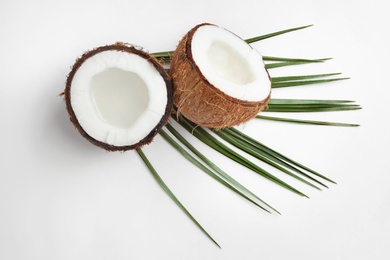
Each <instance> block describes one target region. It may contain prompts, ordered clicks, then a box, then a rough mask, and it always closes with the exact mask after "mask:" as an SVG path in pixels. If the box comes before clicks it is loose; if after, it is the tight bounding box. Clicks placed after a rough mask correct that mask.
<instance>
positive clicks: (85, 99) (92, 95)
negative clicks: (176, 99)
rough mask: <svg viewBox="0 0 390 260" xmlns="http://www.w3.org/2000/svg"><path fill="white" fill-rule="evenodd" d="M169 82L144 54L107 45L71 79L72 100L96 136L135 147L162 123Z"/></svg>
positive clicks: (83, 122)
mask: <svg viewBox="0 0 390 260" xmlns="http://www.w3.org/2000/svg"><path fill="white" fill-rule="evenodd" d="M167 102H168V100H167V88H166V83H165V81H164V79H163V77H162V76H161V74H160V73H159V72H158V71H157V70H156V68H155V67H154V66H153V65H152V64H151V63H150V62H149V61H147V60H146V59H144V58H142V57H140V56H139V55H136V54H132V53H127V52H121V51H116V50H106V51H103V52H100V53H97V54H95V55H94V56H92V57H90V58H88V59H87V60H85V61H84V63H83V64H82V65H81V67H80V68H79V69H78V70H77V72H76V73H75V75H74V78H73V81H72V88H71V105H72V109H73V111H74V113H75V115H76V117H77V120H78V122H79V124H80V125H81V127H82V128H83V129H84V131H85V132H86V133H87V134H88V135H89V136H91V137H92V138H94V139H95V140H97V141H100V142H103V143H107V144H109V145H113V146H130V145H133V144H136V143H138V142H139V141H140V140H142V139H143V138H145V137H146V136H147V135H148V134H149V133H150V132H151V131H152V130H153V129H154V128H155V127H156V125H157V124H158V123H159V122H160V120H161V118H162V117H163V116H164V114H165V110H166V106H167Z"/></svg>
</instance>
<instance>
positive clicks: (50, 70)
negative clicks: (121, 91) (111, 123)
mask: <svg viewBox="0 0 390 260" xmlns="http://www.w3.org/2000/svg"><path fill="white" fill-rule="evenodd" d="M201 22H211V23H215V24H218V25H220V26H222V27H225V28H228V29H229V30H231V31H233V32H235V33H236V34H238V35H240V36H241V37H243V38H249V37H252V36H256V35H261V34H266V33H269V32H274V31H278V30H282V29H287V28H291V27H295V26H301V25H308V24H314V26H313V27H310V28H308V29H305V30H303V31H299V32H294V33H291V34H288V35H284V36H279V37H276V38H273V39H268V40H265V41H263V42H260V43H256V44H254V45H253V46H254V47H255V48H257V49H259V51H260V52H262V53H263V54H264V55H269V56H287V57H303V58H326V57H332V58H334V59H332V60H330V61H328V62H326V63H324V64H321V65H319V64H318V65H313V64H312V65H305V66H299V67H294V68H293V67H290V68H285V69H277V70H272V71H271V72H270V73H271V75H274V76H275V75H291V74H310V73H326V72H343V76H346V77H351V79H350V80H348V81H343V82H336V83H332V84H324V85H316V86H310V87H298V88H291V89H278V90H275V91H274V92H273V95H274V97H283V98H289V97H290V98H331V99H352V100H356V101H357V102H358V103H359V104H361V105H362V106H363V110H360V111H354V112H336V113H325V114H324V113H322V114H310V115H294V116H295V117H308V118H312V119H318V120H329V121H341V122H352V123H359V124H360V125H361V126H360V127H358V128H341V127H324V126H322V127H321V126H305V125H294V124H284V123H277V122H267V121H260V120H257V121H256V120H254V121H252V122H250V123H248V124H246V125H245V127H241V129H243V130H244V131H245V132H246V133H249V134H251V135H252V136H254V137H256V138H258V139H259V140H261V141H262V142H264V143H265V144H267V145H269V146H271V147H273V148H275V149H277V150H278V151H280V152H282V153H284V154H286V155H289V156H290V157H293V158H294V159H296V160H297V161H300V162H303V163H305V164H307V165H309V166H310V167H312V168H314V169H316V170H318V171H320V172H321V173H323V174H325V175H327V176H329V177H331V178H333V179H335V180H336V181H337V183H338V184H337V185H332V184H330V189H326V190H324V191H321V192H320V191H316V190H314V189H312V188H309V187H307V186H304V185H302V184H300V183H298V182H296V181H293V180H291V179H290V178H288V177H286V176H285V175H282V174H279V173H278V172H276V171H273V173H275V174H276V175H277V176H280V177H281V178H283V179H284V180H286V181H288V182H289V183H291V184H293V185H294V186H296V187H298V188H299V189H301V190H302V191H304V192H305V193H306V194H307V195H308V196H309V197H310V199H306V198H302V197H299V196H297V195H294V194H292V193H291V192H288V191H286V190H283V189H282V188H280V187H278V186H276V185H274V184H272V183H270V182H269V181H267V180H265V179H264V178H262V177H259V176H256V174H254V173H252V172H249V171H247V170H245V169H243V168H241V167H238V166H237V165H236V164H234V163H232V162H230V161H227V160H226V159H224V158H223V157H221V156H220V155H218V154H216V153H215V152H213V151H211V150H209V149H207V148H206V147H204V146H202V145H200V144H198V143H197V142H195V141H193V142H194V144H196V145H197V147H199V148H200V149H201V150H202V151H204V152H205V153H206V154H207V155H208V156H210V158H212V159H213V160H215V162H217V163H218V164H219V165H220V166H221V167H223V168H224V169H225V170H227V171H228V172H230V173H231V174H232V175H233V176H234V177H236V178H238V179H239V180H240V181H241V182H242V183H243V184H245V185H247V186H248V187H250V188H251V189H252V190H253V191H254V192H255V193H256V194H258V195H259V196H260V197H262V198H263V199H265V200H266V201H267V202H269V203H270V204H272V205H273V206H274V207H276V208H277V209H278V210H279V211H281V213H282V215H281V216H279V215H277V214H272V215H270V214H267V213H265V212H263V211H261V210H259V209H258V208H256V207H255V206H253V205H252V204H250V203H248V202H247V201H245V200H243V199H242V198H240V197H238V196H236V195H235V194H233V193H232V192H230V191H228V190H227V189H225V188H224V187H222V186H221V185H220V184H218V183H217V182H215V181H214V180H212V179H211V178H209V177H208V176H206V175H205V174H203V173H202V172H200V171H199V170H198V169H197V168H194V167H192V165H190V164H189V163H188V162H187V161H186V160H185V159H183V158H182V157H181V156H180V155H179V154H178V153H177V152H175V150H173V149H172V148H171V147H170V146H169V144H168V143H166V142H165V141H164V140H163V139H161V138H160V137H157V138H156V139H155V141H154V142H153V143H152V144H151V145H149V146H148V147H145V149H144V151H145V153H146V154H147V156H148V157H149V159H150V160H151V161H152V162H153V163H154V166H155V167H156V168H157V170H158V172H159V173H160V174H161V176H162V178H163V179H164V180H165V181H166V183H167V184H168V185H169V187H171V189H172V190H173V192H174V193H175V194H176V195H177V196H178V197H179V199H180V200H181V201H182V202H183V203H184V204H185V205H186V206H187V208H188V209H189V210H190V211H191V212H192V213H193V215H194V216H195V217H196V218H197V219H198V220H199V222H200V223H201V224H202V225H203V226H204V227H205V228H206V229H207V230H208V231H209V232H210V233H211V235H212V236H213V237H214V238H215V239H216V240H217V241H218V243H219V244H220V245H221V246H222V249H219V248H217V247H216V246H215V245H214V244H213V243H212V242H211V241H210V240H208V238H207V237H205V236H204V234H203V233H201V232H200V231H199V229H198V228H197V227H196V226H195V225H194V224H193V223H192V222H191V221H190V220H189V219H188V218H187V217H186V216H185V215H184V214H183V213H182V212H181V210H180V209H179V208H178V207H177V206H176V205H175V204H174V203H173V202H172V201H171V200H170V199H169V197H168V196H167V195H166V194H165V193H164V191H163V190H162V189H161V188H160V187H159V186H158V184H157V183H156V182H155V180H154V179H153V177H152V176H151V175H150V173H149V172H148V170H147V168H146V167H145V166H144V165H143V163H142V161H141V160H140V158H139V157H138V155H137V154H136V153H135V152H133V151H131V152H126V153H107V152H105V151H103V150H101V149H99V148H96V147H94V146H93V145H91V144H90V143H89V142H87V141H86V140H84V139H83V138H82V137H81V136H80V135H79V134H78V132H77V131H76V130H75V129H74V128H73V126H72V125H71V124H70V122H69V118H68V115H67V113H66V111H65V105H64V102H63V100H62V98H60V97H58V96H57V95H58V94H59V93H60V92H62V91H63V89H64V83H65V80H66V75H67V74H68V73H69V70H70V67H71V66H72V64H73V62H74V61H75V59H76V57H78V56H80V55H81V54H82V53H83V52H84V51H86V50H88V49H91V48H94V47H97V46H100V45H105V44H111V43H114V42H116V41H124V42H130V43H134V44H137V45H141V46H144V47H145V48H147V49H149V50H150V51H151V52H154V51H163V50H173V49H174V48H175V46H176V44H177V43H178V41H179V39H180V38H181V37H182V36H183V35H184V34H185V33H186V32H187V31H188V30H189V29H190V28H192V27H193V26H195V25H196V24H198V23H201ZM389 22H390V21H389V18H388V5H387V4H386V1H376V0H373V1H335V0H331V1H304V0H299V1H258V0H256V1H255V0H253V1H250V0H240V1H210V0H207V1H206V0H198V1H178V0H177V1H174V0H164V1H149V0H142V1H141V0H139V1H119V0H109V1H107V0H105V1H103V0H94V1H79V0H77V1H71V0H68V1H43V0H40V1H21V0H12V1H11V0H2V1H1V3H0V79H1V80H0V82H1V86H0V131H1V135H0V140H1V142H0V143H1V149H0V259H2V260H11V259H12V260H13V259H40V260H42V259H55V260H62V259H83V260H87V259H94V260H97V259H201V260H203V259H271V260H273V259H355V260H356V259H389V258H390V249H389V235H390V189H389V181H390V177H389V176H390V174H389V168H390V165H389V159H388V155H389V152H388V148H389V146H390V138H389V119H388V100H389V98H390V96H389V94H390V91H389V88H390V86H389V80H388V75H389V73H388V71H389V68H388V66H389V65H388V61H389V60H390V51H389V46H390V41H389V31H388V24H389ZM268 115H269V114H268ZM188 138H190V137H188ZM190 140H192V139H190ZM267 169H268V168H267Z"/></svg>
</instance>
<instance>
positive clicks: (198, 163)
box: [160, 130, 271, 213]
mask: <svg viewBox="0 0 390 260" xmlns="http://www.w3.org/2000/svg"><path fill="white" fill-rule="evenodd" d="M160 135H161V136H162V137H163V138H164V139H165V140H166V141H167V142H169V143H170V144H171V145H172V146H173V147H174V148H175V149H176V150H177V151H178V152H180V153H181V154H182V155H183V157H184V158H186V159H187V160H188V161H190V162H191V163H192V164H194V165H195V166H197V167H198V168H199V169H201V170H202V171H203V172H205V173H206V174H208V175H209V176H210V177H212V178H213V179H215V180H217V181H218V182H220V183H221V184H222V185H224V186H225V187H227V188H229V189H230V190H232V191H234V192H235V193H237V194H238V195H240V196H242V197H243V198H245V199H246V200H248V201H250V202H252V203H253V204H255V205H256V206H258V207H259V208H261V209H263V210H265V211H267V212H268V213H271V212H270V211H268V210H267V209H266V208H264V207H263V206H261V205H260V204H258V203H257V202H256V201H254V200H253V199H251V198H250V197H248V196H246V195H245V194H244V193H242V192H241V191H240V190H238V189H237V188H235V187H233V186H232V185H231V184H230V183H228V182H226V181H225V180H224V179H222V178H221V177H219V176H218V175H216V174H215V173H214V172H213V171H211V170H210V169H209V168H207V167H206V166H205V165H204V164H202V163H201V162H199V161H198V160H197V159H195V157H193V156H192V155H191V154H190V153H188V152H187V151H186V150H185V149H184V148H183V147H181V146H180V145H179V144H178V143H177V142H176V141H175V140H173V139H172V138H171V137H170V136H169V135H168V134H167V133H166V132H165V131H164V130H160Z"/></svg>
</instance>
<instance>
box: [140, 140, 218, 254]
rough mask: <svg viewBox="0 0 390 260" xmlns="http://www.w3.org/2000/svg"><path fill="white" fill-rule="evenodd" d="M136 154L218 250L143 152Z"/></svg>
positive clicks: (212, 239) (209, 236)
mask: <svg viewBox="0 0 390 260" xmlns="http://www.w3.org/2000/svg"><path fill="white" fill-rule="evenodd" d="M137 153H138V154H139V156H140V157H141V159H142V160H143V161H144V163H145V165H146V166H147V167H148V169H149V170H150V172H151V173H152V175H153V177H154V178H155V179H156V181H157V182H158V184H159V185H160V186H161V188H163V190H164V191H165V192H166V193H167V194H168V196H169V197H170V198H171V199H172V200H173V201H174V202H175V203H176V205H177V206H178V207H179V208H180V209H181V210H182V211H183V212H184V213H185V214H186V215H187V216H188V217H189V218H190V219H191V220H192V221H193V222H194V223H195V225H196V226H197V227H198V228H199V229H200V230H201V231H202V232H203V233H204V234H205V235H206V236H207V237H208V238H210V239H211V241H213V242H214V244H215V245H217V246H218V247H219V248H221V246H220V245H219V244H218V243H217V242H216V241H215V240H214V238H212V237H211V235H210V234H209V233H208V232H207V231H206V230H205V229H204V228H203V227H202V226H201V225H200V224H199V222H198V221H197V220H196V219H195V218H194V217H193V216H192V215H191V213H190V212H189V211H188V210H187V209H186V208H185V207H184V206H183V204H182V203H181V202H180V201H179V200H178V199H177V198H176V196H175V195H174V194H173V193H172V191H171V190H170V189H169V188H168V186H167V185H166V184H165V182H164V181H163V180H162V179H161V177H160V175H159V174H158V173H157V171H156V170H155V169H154V167H153V165H152V164H151V163H150V161H149V160H148V158H147V157H146V155H145V154H144V152H143V151H142V150H141V149H140V148H137Z"/></svg>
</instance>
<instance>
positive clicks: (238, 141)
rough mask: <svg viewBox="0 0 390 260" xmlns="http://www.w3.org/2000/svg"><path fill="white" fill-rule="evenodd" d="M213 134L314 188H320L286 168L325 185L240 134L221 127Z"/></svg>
mask: <svg viewBox="0 0 390 260" xmlns="http://www.w3.org/2000/svg"><path fill="white" fill-rule="evenodd" d="M215 134H216V135H218V136H219V137H221V138H222V139H223V140H225V141H226V142H228V143H230V144H232V145H234V146H235V147H237V148H238V149H240V150H242V151H244V152H245V153H247V154H250V155H252V156H254V157H255V158H257V159H259V160H261V161H263V162H265V163H267V164H269V165H271V166H273V167H274V168H276V169H278V170H280V171H282V172H284V173H286V174H288V175H290V176H291V177H293V178H295V179H297V180H299V181H301V182H303V183H305V184H307V185H309V186H311V187H313V188H315V189H318V190H320V188H318V187H317V186H315V185H313V184H312V183H310V182H308V181H307V180H305V179H303V178H301V177H299V176H298V175H296V174H294V173H293V172H291V171H289V170H288V169H287V168H289V169H291V170H294V171H296V172H298V173H300V174H302V175H304V176H305V177H307V178H309V179H311V180H312V181H315V182H317V183H318V184H320V185H322V186H324V187H327V186H326V185H325V184H323V183H322V182H320V181H318V180H316V179H314V178H312V177H311V176H308V175H307V174H305V173H303V172H302V171H299V170H298V169H296V168H294V167H293V166H292V165H289V164H288V163H286V162H284V161H282V160H280V159H279V158H277V157H274V156H271V155H269V154H266V153H265V152H264V151H263V150H261V149H258V147H256V146H253V145H251V144H250V143H248V142H246V141H245V140H244V139H243V138H242V136H237V135H234V134H233V135H232V134H231V133H229V132H228V129H223V130H219V131H215Z"/></svg>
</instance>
